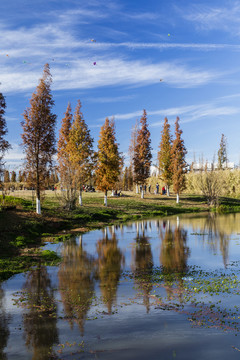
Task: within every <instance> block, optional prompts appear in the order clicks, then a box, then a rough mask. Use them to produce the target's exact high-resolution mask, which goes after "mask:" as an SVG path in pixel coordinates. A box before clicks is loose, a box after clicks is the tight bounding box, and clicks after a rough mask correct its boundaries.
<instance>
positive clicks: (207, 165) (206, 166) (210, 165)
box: [190, 161, 237, 172]
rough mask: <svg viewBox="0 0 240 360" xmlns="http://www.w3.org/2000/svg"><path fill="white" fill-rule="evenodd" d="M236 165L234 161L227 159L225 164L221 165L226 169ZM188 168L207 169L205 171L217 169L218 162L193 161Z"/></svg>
mask: <svg viewBox="0 0 240 360" xmlns="http://www.w3.org/2000/svg"><path fill="white" fill-rule="evenodd" d="M236 167H237V166H235V164H234V162H231V161H229V162H228V163H227V164H224V165H223V169H228V170H233V169H235V168H236ZM190 169H191V170H192V171H194V172H198V171H201V170H205V169H207V171H212V170H218V163H212V162H207V163H203V164H202V163H201V164H200V163H193V164H192V165H191V167H190Z"/></svg>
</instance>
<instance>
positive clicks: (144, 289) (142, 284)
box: [132, 222, 153, 313]
mask: <svg viewBox="0 0 240 360" xmlns="http://www.w3.org/2000/svg"><path fill="white" fill-rule="evenodd" d="M136 227H137V237H136V238H135V241H136V246H134V247H133V249H132V271H133V277H134V280H135V283H136V284H137V285H138V287H139V290H140V292H141V293H143V303H144V305H145V307H146V310H147V313H148V312H149V310H150V302H149V300H150V299H149V294H150V292H151V290H152V288H153V285H152V282H151V277H152V274H153V256H152V250H151V244H150V243H149V238H147V237H146V236H145V230H147V222H141V224H140V226H139V223H137V224H136ZM139 227H141V235H140V230H139Z"/></svg>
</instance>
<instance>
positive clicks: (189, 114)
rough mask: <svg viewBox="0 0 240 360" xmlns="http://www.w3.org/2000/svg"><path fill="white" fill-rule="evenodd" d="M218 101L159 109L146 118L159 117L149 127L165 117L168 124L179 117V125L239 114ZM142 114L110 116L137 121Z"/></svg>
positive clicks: (150, 112) (233, 108) (138, 112)
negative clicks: (135, 119)
mask: <svg viewBox="0 0 240 360" xmlns="http://www.w3.org/2000/svg"><path fill="white" fill-rule="evenodd" d="M220 100H221V98H219V99H216V100H215V101H214V102H213V103H205V104H197V105H189V106H179V107H173V108H166V109H159V110H154V111H151V110H147V116H148V117H151V116H152V117H153V116H161V120H160V121H156V122H153V121H152V120H151V121H150V127H159V126H162V125H163V121H164V118H165V117H167V118H168V120H169V123H170V124H173V123H174V122H175V118H176V117H177V116H179V117H180V121H181V123H188V122H192V121H196V120H200V119H202V118H209V119H211V118H215V117H221V116H225V115H234V114H240V107H234V106H222V105H218V101H220ZM142 113H143V111H142V110H137V111H133V112H130V113H125V114H113V115H111V116H113V117H114V119H115V120H116V121H118V120H129V119H134V118H138V119H139V118H140V117H141V116H142ZM171 117H174V119H171ZM101 120H102V119H101Z"/></svg>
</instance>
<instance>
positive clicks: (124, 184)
mask: <svg viewBox="0 0 240 360" xmlns="http://www.w3.org/2000/svg"><path fill="white" fill-rule="evenodd" d="M123 190H128V167H127V166H126V167H125V169H124V173H123Z"/></svg>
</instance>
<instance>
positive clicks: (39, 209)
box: [36, 197, 41, 215]
mask: <svg viewBox="0 0 240 360" xmlns="http://www.w3.org/2000/svg"><path fill="white" fill-rule="evenodd" d="M36 213H37V214H39V215H40V214H41V204H40V199H39V198H38V197H36Z"/></svg>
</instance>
